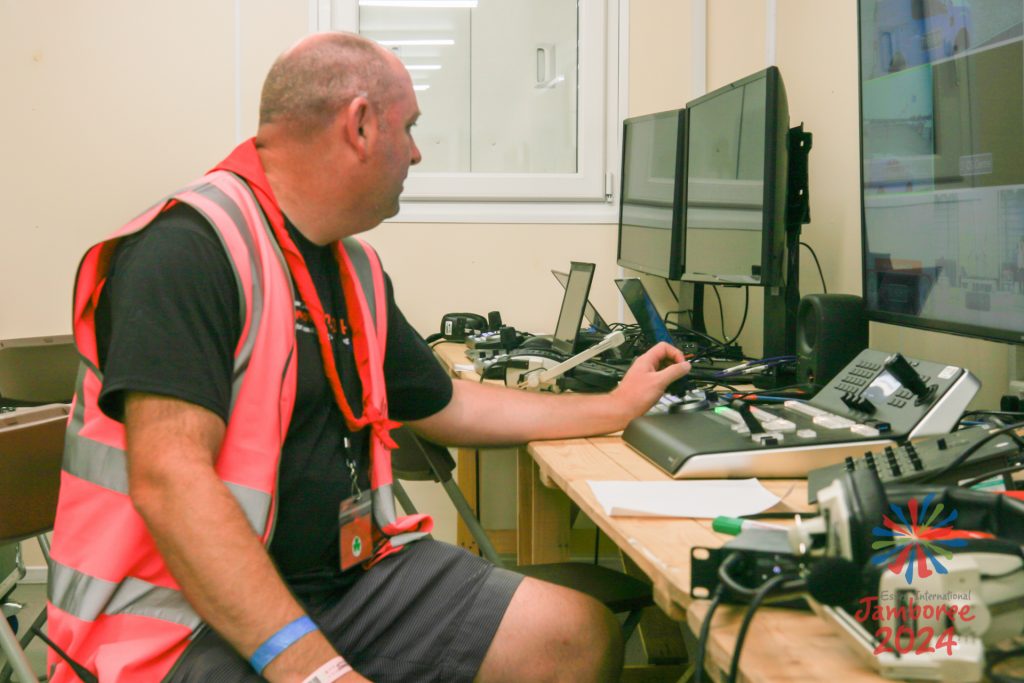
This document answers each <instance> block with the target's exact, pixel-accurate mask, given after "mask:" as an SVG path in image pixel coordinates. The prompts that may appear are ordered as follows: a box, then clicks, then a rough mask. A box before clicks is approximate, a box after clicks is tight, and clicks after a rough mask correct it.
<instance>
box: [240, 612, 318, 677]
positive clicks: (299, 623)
mask: <svg viewBox="0 0 1024 683" xmlns="http://www.w3.org/2000/svg"><path fill="white" fill-rule="evenodd" d="M315 630H317V625H316V624H315V623H314V622H313V620H312V619H310V618H309V617H308V616H305V615H303V616H301V617H299V618H298V619H296V620H295V621H293V622H291V623H290V624H285V625H284V626H282V627H281V630H280V631H278V632H277V633H275V634H274V635H272V636H270V637H269V638H267V639H266V640H265V641H263V644H262V645H260V646H259V647H258V648H256V652H253V653H252V657H250V658H249V664H251V665H252V668H253V669H255V670H256V673H258V674H262V673H263V670H264V669H266V668H267V665H268V664H270V663H271V662H272V661H274V658H275V657H277V656H278V655H279V654H281V653H282V652H284V651H285V650H287V649H288V648H289V647H291V646H292V645H293V644H294V643H295V641H296V640H298V639H299V638H301V637H302V636H304V635H306V634H307V633H309V632H310V631H315Z"/></svg>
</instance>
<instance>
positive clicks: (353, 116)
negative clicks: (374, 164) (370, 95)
mask: <svg viewBox="0 0 1024 683" xmlns="http://www.w3.org/2000/svg"><path fill="white" fill-rule="evenodd" d="M342 116H343V117H344V124H345V125H344V128H343V130H344V133H343V134H344V136H345V142H347V143H348V145H349V146H350V147H352V149H353V150H354V151H355V153H356V156H357V157H359V159H360V161H362V160H364V159H366V157H367V155H368V154H369V143H370V140H371V137H372V135H373V133H374V131H375V130H376V128H375V126H376V118H375V115H374V112H373V109H372V108H371V107H370V102H369V100H367V99H366V98H365V97H363V96H362V95H360V96H357V97H354V98H352V100H351V101H350V102H349V103H348V104H347V105H346V106H345V109H344V111H343V112H342Z"/></svg>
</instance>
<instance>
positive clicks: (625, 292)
mask: <svg viewBox="0 0 1024 683" xmlns="http://www.w3.org/2000/svg"><path fill="white" fill-rule="evenodd" d="M615 284H616V286H618V288H619V292H620V293H621V294H622V298H623V300H625V302H626V306H628V307H629V312H630V313H632V314H633V317H634V318H636V324H637V325H638V326H639V327H640V333H641V334H642V335H643V336H644V341H645V342H646V343H647V345H648V346H654V345H655V344H657V343H658V342H668V343H669V344H675V340H674V339H673V338H672V333H671V332H669V331H668V326H667V325H666V324H665V321H664V320H662V318H661V315H660V314H659V313H658V309H657V307H656V306H655V305H654V302H653V301H652V300H651V297H650V295H648V294H647V289H646V288H645V287H644V283H643V282H641V281H640V279H639V278H635V277H630V278H621V279H617V280H615Z"/></svg>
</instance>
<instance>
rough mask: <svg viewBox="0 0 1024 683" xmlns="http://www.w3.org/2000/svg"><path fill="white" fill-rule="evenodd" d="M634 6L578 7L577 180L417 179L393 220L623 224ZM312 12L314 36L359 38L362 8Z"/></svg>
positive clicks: (333, 4) (340, 0) (329, 2)
mask: <svg viewBox="0 0 1024 683" xmlns="http://www.w3.org/2000/svg"><path fill="white" fill-rule="evenodd" d="M628 4H629V0H580V3H579V8H580V9H579V17H580V28H579V30H580V35H581V39H580V52H579V88H580V90H579V104H578V107H577V114H578V116H579V117H580V120H579V121H578V139H577V165H578V171H577V172H576V173H430V174H424V175H422V176H416V175H412V174H411V175H410V176H409V178H408V179H407V180H406V183H405V187H406V190H405V193H404V194H403V196H402V208H401V211H400V213H399V214H398V215H397V216H395V217H394V218H393V219H391V220H393V221H395V222H448V223H462V222H483V223H616V222H617V221H618V209H617V204H618V194H619V188H618V183H617V178H618V175H619V172H618V163H619V155H620V151H619V136H620V129H621V126H622V115H621V112H620V107H621V103H624V102H626V97H625V83H624V77H625V74H626V65H625V63H624V56H625V54H626V53H625V51H624V49H623V48H622V44H623V41H624V40H625V36H627V35H628V33H627V22H626V18H627V16H628ZM309 11H310V29H311V31H319V30H346V31H357V30H358V17H359V7H358V0H309ZM586 36H591V39H590V40H587V39H586ZM594 36H596V37H597V39H594Z"/></svg>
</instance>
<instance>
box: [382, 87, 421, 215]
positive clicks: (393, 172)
mask: <svg viewBox="0 0 1024 683" xmlns="http://www.w3.org/2000/svg"><path fill="white" fill-rule="evenodd" d="M402 72H403V74H402V75H403V79H402V81H401V85H400V92H399V94H398V96H397V97H395V99H394V100H393V101H392V102H391V103H389V104H387V105H385V106H384V107H383V108H382V109H383V111H381V112H380V120H381V122H382V125H381V127H380V130H379V135H380V137H379V145H378V148H377V152H378V164H379V165H378V169H379V184H378V188H377V191H376V192H375V194H376V197H377V204H378V207H379V209H380V211H381V213H382V214H383V215H382V217H381V220H383V219H384V218H390V217H392V216H394V215H395V214H397V213H398V205H399V204H398V197H399V195H400V194H401V193H402V189H403V183H404V182H405V178H406V176H407V175H408V174H409V166H413V165H416V164H418V163H419V162H420V159H421V158H422V157H421V156H420V150H419V148H418V147H417V146H416V141H415V140H413V137H412V129H413V126H414V125H415V124H416V119H418V118H419V116H420V110H419V106H418V105H417V103H416V94H415V92H414V91H413V89H412V81H411V80H410V79H409V77H408V75H407V74H405V73H404V72H405V69H404V67H403V68H402Z"/></svg>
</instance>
